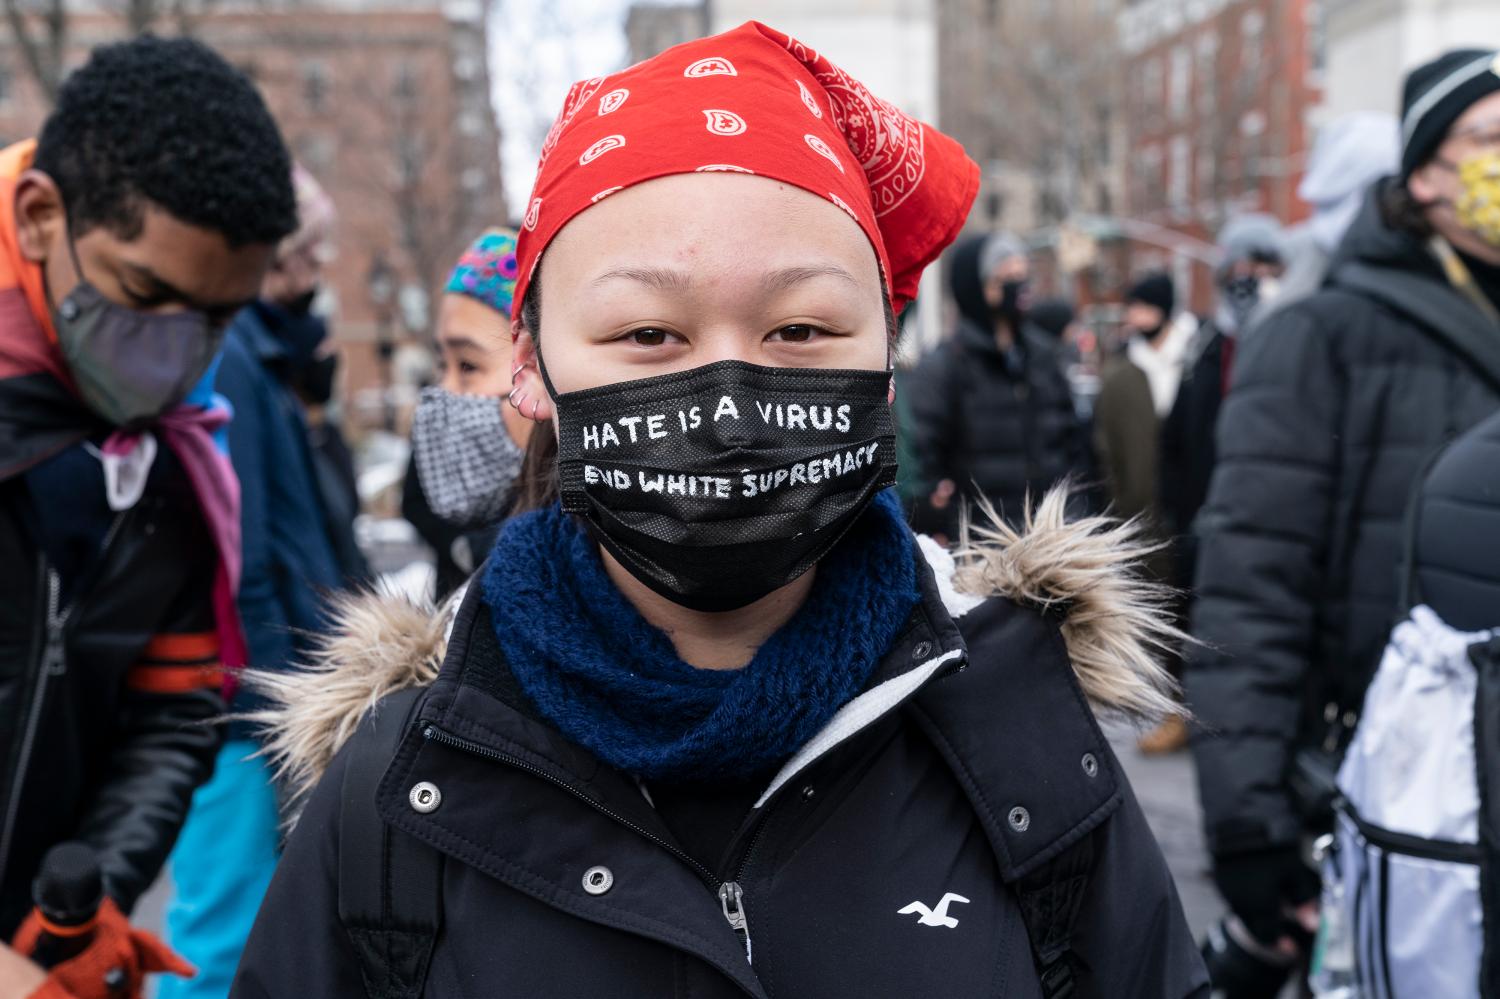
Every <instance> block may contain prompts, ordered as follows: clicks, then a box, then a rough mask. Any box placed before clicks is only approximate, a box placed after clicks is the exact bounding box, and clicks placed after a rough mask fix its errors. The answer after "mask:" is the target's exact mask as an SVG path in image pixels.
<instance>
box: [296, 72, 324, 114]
mask: <svg viewBox="0 0 1500 999" xmlns="http://www.w3.org/2000/svg"><path fill="white" fill-rule="evenodd" d="M328 90H329V85H328V67H327V66H326V65H324V63H323V62H322V60H319V59H309V60H308V61H307V62H304V63H303V64H302V99H303V100H304V101H306V102H307V109H308V110H309V111H312V112H314V113H315V114H316V113H321V112H323V111H325V110H327V108H328Z"/></svg>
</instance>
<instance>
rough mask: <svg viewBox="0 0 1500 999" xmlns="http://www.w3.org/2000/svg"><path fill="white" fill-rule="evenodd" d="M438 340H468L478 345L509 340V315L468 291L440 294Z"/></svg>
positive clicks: (486, 345) (489, 344) (487, 345)
mask: <svg viewBox="0 0 1500 999" xmlns="http://www.w3.org/2000/svg"><path fill="white" fill-rule="evenodd" d="M438 337H439V339H441V340H445V341H447V340H457V339H463V340H469V341H472V342H473V343H474V344H475V345H476V346H479V347H486V348H487V347H491V346H493V345H494V344H497V343H502V342H503V343H505V344H509V343H510V317H509V316H504V315H501V314H500V313H499V312H497V311H496V310H494V309H492V308H491V307H490V306H488V305H485V304H484V303H483V302H481V301H479V300H478V299H475V298H472V297H470V296H468V295H460V294H456V293H453V292H449V293H448V294H446V295H444V296H443V299H442V302H441V304H440V306H439V312H438Z"/></svg>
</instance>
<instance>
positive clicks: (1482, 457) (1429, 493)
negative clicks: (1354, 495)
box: [1404, 413, 1500, 631]
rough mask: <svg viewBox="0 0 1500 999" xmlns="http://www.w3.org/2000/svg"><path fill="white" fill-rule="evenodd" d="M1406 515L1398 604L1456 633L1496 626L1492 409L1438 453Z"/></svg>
mask: <svg viewBox="0 0 1500 999" xmlns="http://www.w3.org/2000/svg"><path fill="white" fill-rule="evenodd" d="M1411 518H1412V519H1411V521H1410V523H1409V525H1408V526H1409V528H1410V534H1409V537H1410V538H1411V554H1410V565H1409V567H1408V570H1409V572H1408V576H1407V580H1408V591H1407V593H1406V595H1405V600H1404V604H1405V605H1406V606H1411V605H1414V604H1426V605H1427V606H1429V607H1431V608H1432V609H1433V610H1435V611H1437V613H1438V616H1439V617H1441V618H1442V619H1443V620H1444V621H1445V622H1447V623H1448V624H1449V625H1451V626H1453V627H1454V628H1457V629H1458V630H1459V631H1486V630H1489V629H1491V628H1494V627H1496V626H1497V625H1500V413H1496V414H1495V415H1494V416H1491V417H1490V418H1489V419H1487V420H1485V421H1484V422H1483V423H1481V424H1479V425H1478V426H1476V427H1475V428H1474V429H1472V430H1470V431H1469V432H1468V433H1466V434H1464V435H1463V436H1462V437H1460V438H1459V439H1458V440H1456V441H1454V442H1453V445H1452V446H1451V447H1449V448H1448V449H1447V450H1446V451H1444V452H1443V453H1442V454H1441V455H1440V456H1438V458H1437V460H1436V461H1435V462H1434V463H1433V465H1432V469H1431V471H1429V472H1428V473H1427V476H1426V478H1424V479H1423V480H1422V487H1421V490H1420V492H1419V494H1418V496H1417V497H1416V500H1415V501H1414V504H1413V509H1412V511H1411Z"/></svg>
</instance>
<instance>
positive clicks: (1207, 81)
mask: <svg viewBox="0 0 1500 999" xmlns="http://www.w3.org/2000/svg"><path fill="white" fill-rule="evenodd" d="M1197 58H1198V72H1197V73H1196V74H1195V76H1196V77H1197V79H1196V80H1194V83H1195V84H1196V85H1197V90H1198V114H1200V115H1203V116H1208V115H1211V114H1213V113H1214V109H1215V108H1217V107H1218V105H1219V36H1218V33H1217V32H1215V31H1213V30H1212V29H1210V30H1208V31H1205V32H1204V33H1203V34H1201V35H1199V36H1198V42H1197Z"/></svg>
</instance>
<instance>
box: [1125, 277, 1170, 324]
mask: <svg viewBox="0 0 1500 999" xmlns="http://www.w3.org/2000/svg"><path fill="white" fill-rule="evenodd" d="M1131 302H1144V303H1146V304H1147V305H1154V306H1156V307H1157V308H1158V309H1160V310H1161V311H1162V313H1163V314H1164V315H1166V316H1168V317H1170V316H1171V315H1172V307H1173V306H1174V305H1176V304H1177V295H1176V293H1175V292H1173V290H1172V279H1171V278H1169V277H1167V275H1166V274H1164V273H1162V272H1161V271H1155V272H1153V273H1151V274H1147V275H1146V276H1145V277H1143V278H1141V279H1140V280H1139V281H1137V282H1136V283H1135V284H1134V285H1133V286H1132V287H1131V289H1130V290H1129V291H1127V292H1126V293H1125V304H1126V305H1129V304H1130V303H1131Z"/></svg>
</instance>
